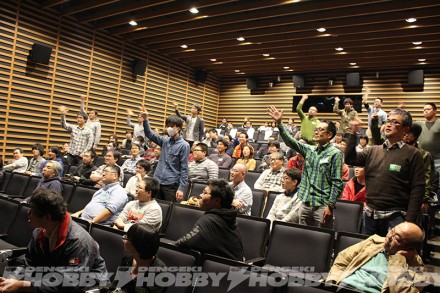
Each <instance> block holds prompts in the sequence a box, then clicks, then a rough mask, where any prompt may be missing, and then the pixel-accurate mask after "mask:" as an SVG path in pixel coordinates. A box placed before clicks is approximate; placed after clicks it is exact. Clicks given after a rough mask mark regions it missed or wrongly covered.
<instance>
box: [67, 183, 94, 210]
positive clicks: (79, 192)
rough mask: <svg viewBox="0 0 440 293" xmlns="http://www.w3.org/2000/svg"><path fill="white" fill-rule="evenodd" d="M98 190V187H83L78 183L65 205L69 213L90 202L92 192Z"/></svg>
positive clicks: (80, 208)
mask: <svg viewBox="0 0 440 293" xmlns="http://www.w3.org/2000/svg"><path fill="white" fill-rule="evenodd" d="M97 190H98V188H92V187H85V186H81V185H78V186H77V187H76V188H75V191H74V192H73V193H72V196H71V197H70V201H69V204H68V206H67V210H68V211H69V212H70V213H75V212H77V211H80V210H82V209H84V207H85V206H86V205H87V204H88V203H89V202H90V200H91V199H92V197H93V194H95V192H96V191H97Z"/></svg>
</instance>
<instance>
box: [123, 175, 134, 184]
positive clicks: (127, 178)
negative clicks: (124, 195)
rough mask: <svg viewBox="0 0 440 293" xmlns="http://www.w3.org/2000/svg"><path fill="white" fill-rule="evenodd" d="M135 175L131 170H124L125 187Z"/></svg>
mask: <svg viewBox="0 0 440 293" xmlns="http://www.w3.org/2000/svg"><path fill="white" fill-rule="evenodd" d="M133 176H134V174H133V173H131V172H124V182H123V185H122V186H123V187H125V186H127V182H128V180H129V179H130V178H131V177H133Z"/></svg>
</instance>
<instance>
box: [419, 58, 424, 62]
mask: <svg viewBox="0 0 440 293" xmlns="http://www.w3.org/2000/svg"><path fill="white" fill-rule="evenodd" d="M418 60H419V62H425V61H426V59H425V58H420V59H418Z"/></svg>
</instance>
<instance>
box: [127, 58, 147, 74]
mask: <svg viewBox="0 0 440 293" xmlns="http://www.w3.org/2000/svg"><path fill="white" fill-rule="evenodd" d="M146 69H147V61H144V60H139V59H135V60H133V64H132V67H131V72H132V73H133V74H135V75H145V70H146Z"/></svg>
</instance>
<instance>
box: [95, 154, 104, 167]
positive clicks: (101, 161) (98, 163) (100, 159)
mask: <svg viewBox="0 0 440 293" xmlns="http://www.w3.org/2000/svg"><path fill="white" fill-rule="evenodd" d="M104 163H105V159H104V157H103V156H97V157H96V158H95V166H96V168H99V167H100V166H102V165H104Z"/></svg>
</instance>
